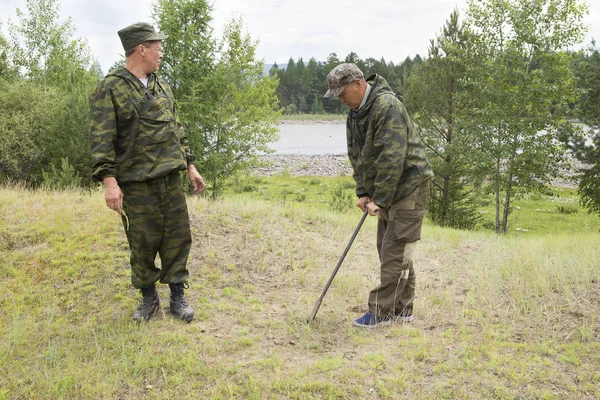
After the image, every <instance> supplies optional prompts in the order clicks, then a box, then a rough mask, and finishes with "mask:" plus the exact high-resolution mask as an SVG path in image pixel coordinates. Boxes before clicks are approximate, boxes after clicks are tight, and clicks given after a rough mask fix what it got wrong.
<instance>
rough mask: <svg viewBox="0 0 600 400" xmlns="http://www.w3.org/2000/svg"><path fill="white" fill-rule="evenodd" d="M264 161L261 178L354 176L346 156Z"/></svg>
mask: <svg viewBox="0 0 600 400" xmlns="http://www.w3.org/2000/svg"><path fill="white" fill-rule="evenodd" d="M262 160H263V161H264V162H265V164H266V166H264V167H259V168H255V169H254V170H252V173H253V174H255V175H259V176H271V175H274V174H280V173H283V172H284V171H285V172H286V173H288V172H289V173H290V174H291V175H292V176H340V175H348V176H352V166H351V165H350V161H349V160H348V156H347V155H345V154H340V155H281V154H276V155H268V156H263V157H262ZM561 172H562V175H563V177H562V178H556V179H554V180H553V182H552V185H553V186H557V187H567V188H576V187H577V182H575V181H574V180H573V179H572V178H573V176H574V170H572V169H569V170H563V171H561Z"/></svg>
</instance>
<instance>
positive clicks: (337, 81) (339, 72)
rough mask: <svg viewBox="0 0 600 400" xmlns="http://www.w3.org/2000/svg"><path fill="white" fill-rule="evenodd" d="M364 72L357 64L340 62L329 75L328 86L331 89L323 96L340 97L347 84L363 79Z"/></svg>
mask: <svg viewBox="0 0 600 400" xmlns="http://www.w3.org/2000/svg"><path fill="white" fill-rule="evenodd" d="M362 78H363V73H362V71H361V70H360V69H358V67H357V66H356V64H352V63H344V64H340V65H338V66H337V67H335V68H334V69H332V70H331V72H330V73H329V74H328V75H327V86H328V87H329V90H328V91H327V93H325V96H323V97H338V96H339V95H340V93H342V92H343V91H344V89H345V88H346V85H348V84H349V83H352V82H354V80H355V79H362Z"/></svg>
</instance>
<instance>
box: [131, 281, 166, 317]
mask: <svg viewBox="0 0 600 400" xmlns="http://www.w3.org/2000/svg"><path fill="white" fill-rule="evenodd" d="M140 291H141V292H142V303H141V304H140V306H139V307H138V309H137V310H136V311H135V312H134V313H133V320H134V321H136V322H140V321H147V320H149V319H150V318H151V317H152V315H154V313H155V312H156V311H157V310H158V307H159V306H160V298H159V297H158V292H157V291H156V286H152V287H149V288H143V289H140Z"/></svg>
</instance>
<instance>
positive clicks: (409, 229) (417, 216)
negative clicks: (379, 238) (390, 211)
mask: <svg viewBox="0 0 600 400" xmlns="http://www.w3.org/2000/svg"><path fill="white" fill-rule="evenodd" d="M424 216H425V211H422V210H396V213H395V215H394V220H393V224H394V228H393V229H394V230H393V239H394V240H398V241H402V242H406V243H411V242H416V241H417V240H419V239H421V227H422V226H423V217H424Z"/></svg>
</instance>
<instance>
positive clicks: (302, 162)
mask: <svg viewBox="0 0 600 400" xmlns="http://www.w3.org/2000/svg"><path fill="white" fill-rule="evenodd" d="M262 160H263V161H264V162H265V163H266V164H267V165H266V166H264V167H260V168H255V169H254V170H253V171H252V172H253V173H254V174H255V175H260V176H271V175H274V174H277V173H282V172H284V171H286V172H289V173H290V174H291V175H292V176H339V175H352V167H351V166H350V161H349V160H348V156H347V155H345V154H340V155H279V154H278V155H268V156H264V157H263V158H262Z"/></svg>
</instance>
